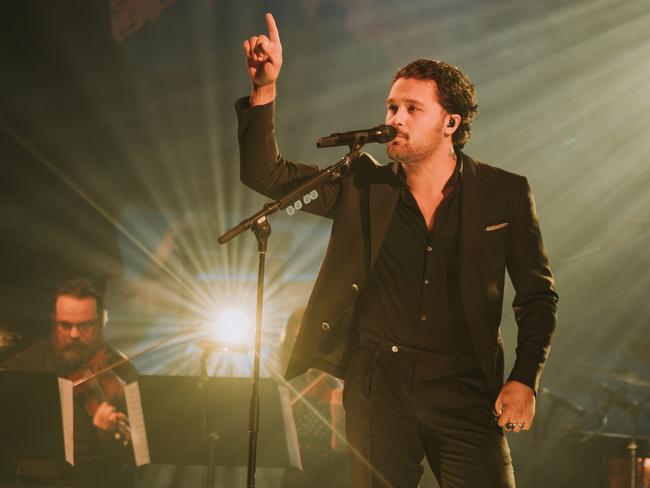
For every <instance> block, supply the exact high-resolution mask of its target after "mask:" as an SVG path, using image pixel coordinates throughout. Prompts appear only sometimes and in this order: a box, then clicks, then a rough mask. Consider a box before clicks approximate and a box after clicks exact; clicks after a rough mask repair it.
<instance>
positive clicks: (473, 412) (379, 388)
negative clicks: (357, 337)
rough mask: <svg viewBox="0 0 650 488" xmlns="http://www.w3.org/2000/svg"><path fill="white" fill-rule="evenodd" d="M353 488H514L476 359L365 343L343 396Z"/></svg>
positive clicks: (504, 445) (509, 462) (351, 367)
mask: <svg viewBox="0 0 650 488" xmlns="http://www.w3.org/2000/svg"><path fill="white" fill-rule="evenodd" d="M343 405H344V407H345V412H346V429H347V437H348V442H349V443H350V453H351V463H352V480H353V481H352V485H353V487H354V488H417V486H418V483H419V481H420V478H421V476H422V472H423V468H422V460H423V458H424V456H426V458H427V460H428V461H429V463H430V465H431V469H432V471H433V473H434V474H435V476H436V478H437V480H438V482H439V484H440V486H441V487H442V488H493V487H494V488H497V487H498V488H502V487H508V488H514V486H515V480H514V472H513V468H512V460H511V457H510V449H509V447H508V443H507V441H506V438H505V436H504V433H503V430H502V429H501V428H500V427H499V426H498V425H497V423H496V419H495V417H494V414H493V413H492V411H493V405H492V400H491V397H490V395H489V393H488V389H487V386H486V382H485V378H484V375H483V373H482V371H481V368H480V365H479V364H478V361H477V359H476V358H474V357H463V356H446V355H436V354H432V353H427V352H421V351H417V350H413V349H409V348H405V347H402V346H399V345H394V344H387V343H371V344H368V343H362V344H361V345H360V346H359V347H358V348H357V350H356V351H355V353H354V355H353V357H352V359H351V362H350V365H349V369H348V372H347V374H346V380H345V389H344V391H343Z"/></svg>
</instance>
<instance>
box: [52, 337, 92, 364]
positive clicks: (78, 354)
mask: <svg viewBox="0 0 650 488" xmlns="http://www.w3.org/2000/svg"><path fill="white" fill-rule="evenodd" d="M58 352H59V355H60V356H61V357H62V358H63V360H64V361H65V363H66V365H67V366H68V367H69V368H71V369H75V368H78V367H79V366H82V365H83V364H85V363H86V362H88V360H89V359H90V358H91V357H92V355H93V353H94V351H92V350H91V349H89V348H88V346H86V345H85V344H82V343H80V342H75V343H72V344H69V345H68V346H66V347H64V348H61V349H59V350H58Z"/></svg>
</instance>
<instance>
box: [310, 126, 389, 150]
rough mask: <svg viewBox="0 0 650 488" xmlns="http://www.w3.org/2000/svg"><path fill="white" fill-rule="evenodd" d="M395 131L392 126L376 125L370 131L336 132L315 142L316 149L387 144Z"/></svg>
mask: <svg viewBox="0 0 650 488" xmlns="http://www.w3.org/2000/svg"><path fill="white" fill-rule="evenodd" d="M396 135H397V130H396V129H395V127H393V126H392V125H385V124H382V125H378V126H377V127H373V128H372V129H365V130H353V131H350V132H336V133H334V134H332V135H330V136H326V137H321V138H320V139H318V141H317V142H316V146H317V147H334V146H350V145H352V144H354V143H359V144H367V143H369V142H382V143H383V142H388V141H392V140H393V139H395V136H396Z"/></svg>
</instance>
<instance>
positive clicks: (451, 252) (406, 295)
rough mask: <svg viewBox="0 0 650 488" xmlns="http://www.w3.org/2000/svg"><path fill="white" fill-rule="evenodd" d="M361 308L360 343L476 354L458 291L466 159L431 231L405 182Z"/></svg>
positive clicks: (447, 187)
mask: <svg viewBox="0 0 650 488" xmlns="http://www.w3.org/2000/svg"><path fill="white" fill-rule="evenodd" d="M396 178H397V179H398V182H397V183H398V184H399V185H400V187H401V188H400V195H399V198H398V202H397V205H396V207H395V212H394V214H393V217H392V219H391V222H390V225H389V227H388V232H387V234H386V238H385V240H384V243H383V246H382V248H381V250H380V252H379V255H378V257H377V261H376V263H375V266H374V269H373V272H372V275H371V276H370V278H369V281H368V283H367V284H366V286H365V288H364V290H363V292H362V294H361V296H360V297H359V303H358V306H357V313H358V323H359V332H360V335H361V337H362V338H364V337H371V338H373V339H379V340H385V341H389V342H394V343H395V344H401V345H404V346H410V347H414V348H418V349H422V350H425V351H430V352H435V353H443V354H463V355H467V354H473V353H474V349H473V346H472V341H471V336H470V334H469V329H468V325H467V320H466V318H465V315H464V312H463V306H462V303H461V298H460V287H459V265H460V218H461V215H460V200H461V191H462V159H461V158H460V157H459V158H458V160H457V163H456V168H455V170H454V172H453V173H452V176H451V177H450V178H449V180H448V181H447V183H446V185H445V187H444V188H443V199H442V201H441V202H440V204H439V206H438V208H437V209H436V212H435V216H434V217H435V218H434V224H433V226H432V228H431V229H430V230H429V229H428V228H427V225H426V221H425V218H424V216H423V215H422V212H421V211H420V208H419V207H418V204H417V202H416V200H415V198H414V197H413V194H412V193H411V191H410V189H409V188H408V185H407V184H406V181H405V175H404V172H403V170H402V168H401V167H400V168H399V171H398V174H397V175H396Z"/></svg>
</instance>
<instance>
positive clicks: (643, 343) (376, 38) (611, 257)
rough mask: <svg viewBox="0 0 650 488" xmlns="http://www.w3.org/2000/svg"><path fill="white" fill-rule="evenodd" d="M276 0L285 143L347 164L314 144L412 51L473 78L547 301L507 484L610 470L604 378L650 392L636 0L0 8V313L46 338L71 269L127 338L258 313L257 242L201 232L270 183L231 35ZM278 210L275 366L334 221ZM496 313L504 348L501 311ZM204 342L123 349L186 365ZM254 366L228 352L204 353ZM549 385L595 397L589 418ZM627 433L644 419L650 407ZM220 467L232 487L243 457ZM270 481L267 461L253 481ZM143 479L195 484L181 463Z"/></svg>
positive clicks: (114, 337)
mask: <svg viewBox="0 0 650 488" xmlns="http://www.w3.org/2000/svg"><path fill="white" fill-rule="evenodd" d="M266 11H271V12H273V14H274V15H275V18H276V21H277V23H278V26H279V29H280V33H281V36H282V42H283V47H284V59H285V62H284V67H283V72H282V75H281V79H280V86H279V94H278V102H277V106H278V116H277V130H278V137H279V142H280V146H281V148H282V151H283V153H284V154H285V155H286V156H288V157H289V158H291V159H294V160H302V161H312V162H314V163H317V164H321V165H324V164H327V163H330V162H334V161H335V160H337V159H338V157H340V156H341V155H342V153H343V152H342V150H336V149H330V150H317V149H316V148H315V140H316V139H317V138H318V137H320V136H323V135H326V134H329V133H331V132H335V131H341V130H351V129H356V128H359V127H370V126H373V125H375V124H377V123H380V122H381V121H383V117H384V99H385V96H386V94H387V92H388V89H389V82H390V79H391V77H392V75H393V73H394V71H395V70H396V69H397V68H399V67H401V66H403V65H404V64H406V63H407V62H409V61H411V60H412V59H414V58H416V57H430V58H438V59H444V60H447V61H449V62H451V63H454V64H457V65H459V66H461V67H462V68H463V69H464V70H465V71H466V72H467V73H468V74H469V75H470V76H471V78H472V79H473V80H474V82H475V84H476V87H477V90H478V95H479V106H480V112H481V113H480V115H479V117H478V119H477V120H476V122H475V126H474V136H473V139H472V142H471V143H470V144H469V145H468V146H467V148H466V152H468V153H469V154H470V155H472V156H474V157H476V158H478V159H480V160H483V161H486V162H491V163H494V164H497V165H499V166H501V167H503V168H505V169H508V170H510V171H514V172H518V173H522V174H525V175H526V176H528V178H529V179H530V182H531V185H532V187H533V190H534V192H535V195H536V200H537V205H538V212H539V216H540V220H541V225H542V230H543V233H544V237H545V241H546V244H547V247H548V249H549V252H550V257H551V264H552V265H553V269H554V272H555V274H556V278H557V283H558V289H559V293H560V297H561V298H560V304H559V317H560V320H559V326H558V330H557V333H556V336H555V342H554V346H553V350H552V353H551V357H550V360H549V363H548V366H547V369H546V372H545V375H544V377H543V385H544V386H545V387H546V388H548V389H549V390H550V391H551V393H552V394H551V395H549V394H541V395H540V398H539V402H538V405H539V415H538V418H537V428H536V430H535V431H533V432H529V433H526V434H522V435H520V436H513V437H512V440H511V445H512V448H513V456H514V458H515V463H516V469H517V470H518V474H519V480H520V486H533V487H535V486H605V485H603V484H602V483H603V480H604V477H605V474H604V472H603V470H604V466H606V464H607V463H606V462H605V456H606V455H609V456H613V457H616V456H623V455H624V453H625V450H624V445H625V441H624V440H620V439H619V440H617V439H612V438H610V437H607V436H603V435H600V434H603V433H609V434H621V435H626V433H627V432H628V431H629V422H628V417H627V414H626V413H625V411H624V410H623V409H622V408H621V407H620V406H614V407H612V408H611V409H609V411H607V412H606V411H605V408H604V407H605V406H606V405H607V403H608V402H609V403H613V402H610V400H611V396H612V395H611V394H609V393H607V391H606V389H605V388H603V386H602V384H603V383H605V384H606V385H607V386H608V388H610V389H612V390H615V391H618V392H619V394H618V397H617V398H618V399H619V400H620V398H623V397H625V398H627V399H628V400H629V399H636V400H642V399H644V398H646V397H647V396H648V395H650V388H648V385H649V384H650V352H649V349H650V348H649V347H648V344H649V342H648V341H649V335H650V334H649V331H650V300H649V299H648V294H649V292H648V290H650V273H649V272H648V270H649V268H650V246H649V245H648V241H649V236H650V211H649V210H648V208H650V192H648V187H649V186H650V166H649V165H648V154H650V95H649V93H650V91H649V90H648V86H649V84H650V38H649V37H648V29H647V27H648V25H650V4H649V3H648V2H647V1H646V0H630V1H625V2H620V1H617V0H575V1H570V2H566V1H559V0H543V1H537V2H519V1H516V0H486V1H478V0H460V1H450V0H441V1H425V0H405V1H402V2H395V1H388V0H354V1H348V2H346V1H343V0H338V1H334V0H330V1H326V0H300V1H292V2H290V1H268V2H264V1H242V2H234V1H226V0H176V1H174V0H157V1H156V0H139V1H128V0H90V1H89V0H78V1H70V0H65V1H57V2H51V1H46V0H43V1H34V0H22V1H20V2H11V1H3V2H0V162H1V169H2V171H1V173H0V175H1V178H0V181H1V183H0V185H1V187H0V188H2V190H1V192H0V274H1V276H2V279H1V280H0V327H2V329H3V330H5V331H13V332H15V333H18V334H20V336H21V340H20V342H19V345H18V347H22V346H24V345H25V344H27V343H29V342H30V341H32V340H34V339H35V338H38V337H42V336H45V335H46V334H48V333H49V327H50V326H49V315H50V308H51V303H50V300H51V299H50V297H51V295H52V290H53V288H54V286H55V284H56V283H60V282H61V281H62V280H63V279H65V278H67V277H71V276H74V275H78V274H87V275H90V276H93V277H95V278H96V279H98V280H99V281H100V282H101V283H102V286H103V287H104V288H105V289H106V292H107V294H108V297H109V306H110V309H111V321H110V322H109V328H108V330H107V331H108V332H107V333H108V335H109V337H110V339H111V341H112V342H113V343H114V344H116V345H117V346H118V347H121V348H122V349H123V350H124V351H125V352H127V353H133V352H135V351H138V350H139V349H141V348H142V347H144V346H146V345H148V344H151V343H152V342H153V341H154V340H156V339H158V338H160V337H163V336H165V335H166V334H169V333H173V332H176V331H178V330H180V329H181V328H182V327H184V326H186V325H188V324H195V323H199V322H201V321H206V320H209V319H210V317H211V316H212V315H214V314H215V313H217V312H218V311H219V310H220V309H222V308H223V307H225V306H231V305H233V304H235V305H238V306H241V307H243V308H244V309H250V307H251V304H252V303H254V297H255V276H256V259H257V258H256V254H255V249H256V244H255V240H254V238H253V236H252V235H248V234H247V235H245V236H242V237H240V238H239V239H237V240H236V241H233V242H231V243H230V244H229V245H228V246H225V247H223V246H218V245H217V244H216V242H215V239H216V236H217V235H219V234H220V233H222V232H223V231H225V230H226V229H227V228H229V227H230V226H232V225H234V224H235V223H237V222H239V221H240V220H241V219H242V218H244V217H245V216H247V215H248V214H250V213H252V212H253V211H254V210H256V209H258V208H259V207H260V206H261V204H262V203H264V201H265V200H264V199H263V198H261V197H259V196H257V195H255V194H254V193H253V192H252V191H250V190H248V189H246V188H244V187H243V185H242V184H241V183H239V179H238V150H237V144H236V120H235V113H234V109H233V103H234V101H235V99H236V98H238V97H240V96H244V95H246V94H247V92H248V90H249V88H248V80H247V76H246V72H245V62H244V57H243V51H242V48H241V42H242V41H243V39H245V38H247V37H248V36H250V35H253V34H257V33H259V32H264V31H265V24H264V13H265V12H266ZM367 150H368V151H369V152H372V153H373V154H374V155H375V156H376V157H377V158H378V159H380V160H382V159H383V160H384V161H385V160H386V158H385V154H384V149H383V148H382V147H380V146H372V147H371V146H368V148H367ZM272 225H273V229H274V232H273V235H272V237H271V240H270V254H269V263H268V270H267V272H268V285H267V286H268V289H267V290H268V291H267V295H266V309H265V310H266V313H267V315H266V320H265V325H264V355H265V360H266V363H265V368H264V372H263V373H264V375H267V376H275V375H276V372H277V368H276V367H275V366H274V365H275V364H276V362H277V361H276V359H277V355H278V343H279V341H280V339H281V336H282V329H283V326H284V323H285V322H286V320H287V317H288V316H289V315H290V313H291V312H292V311H293V310H294V309H295V308H296V307H298V306H300V305H302V304H304V303H305V301H306V298H307V296H308V293H309V290H310V288H311V285H312V283H313V279H314V278H315V275H316V272H317V270H318V266H319V264H320V261H321V259H322V255H323V252H324V248H325V245H326V242H327V237H328V235H329V223H328V222H327V221H324V220H319V219H317V218H315V217H310V216H306V215H295V216H292V217H289V216H287V215H285V214H277V215H276V216H274V217H273V218H272ZM511 299H512V292H511V291H510V292H509V296H508V300H511ZM506 305H507V303H506ZM252 310H254V309H252ZM251 316H252V315H251ZM503 322H504V323H503V334H504V340H505V343H506V347H507V349H508V352H509V355H508V361H509V364H511V363H512V358H513V350H514V343H515V334H516V327H515V324H514V321H513V319H512V317H511V313H510V310H509V308H508V307H507V306H506V307H504V321H503ZM195 338H196V336H191V337H189V338H184V339H183V340H179V341H177V342H176V343H174V344H173V345H172V346H169V347H167V348H166V349H164V350H162V351H160V352H157V353H154V354H151V355H149V356H146V357H144V358H143V359H141V360H138V362H137V364H136V366H137V367H138V368H139V369H140V370H141V371H143V372H147V373H151V374H196V373H198V357H199V354H200V351H199V350H198V348H197V347H196V346H195V345H194V342H193V340H194V339H195ZM3 354H8V350H5V351H4V352H3ZM250 366H251V361H250V359H249V358H247V357H232V356H229V357H225V356H224V357H217V358H213V359H212V363H211V365H210V368H211V371H212V372H213V373H214V374H217V375H231V376H237V375H240V376H245V375H248V374H250ZM612 371H614V373H612ZM626 372H632V373H634V374H635V375H636V376H634V377H631V376H627V377H624V376H623V374H622V373H626ZM617 373H618V374H617ZM644 382H645V386H644V385H643V383H644ZM623 389H626V390H625V391H624V390H623ZM554 395H558V396H559V397H561V398H562V399H565V400H568V401H570V402H573V403H576V404H578V405H580V406H582V407H584V408H585V409H586V410H587V411H589V412H594V411H596V410H597V409H599V408H601V407H602V408H601V410H602V411H601V412H600V414H599V415H597V416H596V417H598V419H596V418H594V419H592V420H591V421H581V419H580V417H579V416H578V414H577V412H573V411H572V410H570V409H568V408H566V405H563V404H562V403H561V402H559V401H558V400H556V399H554V398H556V397H555V396H554ZM614 396H616V395H614ZM619 403H620V402H619ZM603 417H606V418H607V422H606V424H603V422H601V421H599V419H600V420H602V418H603ZM585 431H596V433H597V434H598V435H594V436H590V437H585V435H584V432H585ZM639 433H640V435H642V436H645V437H650V414H649V413H648V408H644V409H643V410H642V413H641V417H640V428H639ZM244 435H247V434H246V433H244ZM642 448H643V449H646V448H647V446H646V444H645V442H644V443H642ZM646 452H647V451H646ZM609 464H610V465H611V464H612V463H611V462H610V463H609ZM586 473H591V474H590V476H592V477H593V479H592V480H591V481H589V482H586V481H585V484H580V483H579V484H576V483H575V481H569V480H575V479H576V478H575V476H586ZM220 476H222V480H224V481H222V482H223V483H227V484H226V485H225V486H234V484H235V483H237V484H239V483H240V481H239V479H240V478H239V477H240V476H241V473H240V472H233V471H232V470H231V471H230V472H225V470H224V472H223V473H221V474H220ZM228 477H230V478H228ZM277 478H278V472H277V471H273V470H267V471H263V472H262V475H261V477H260V486H262V485H263V486H276V483H277ZM143 479H144V481H143V486H172V485H173V486H179V483H180V484H182V486H195V485H196V486H199V483H201V479H200V476H199V475H198V474H197V472H196V471H192V470H191V469H189V468H183V469H181V468H178V469H176V468H173V467H165V468H160V467H150V468H148V470H146V472H145V474H144V475H143ZM581 479H582V480H585V478H584V477H583V478H581ZM179 480H183V481H182V483H181V482H180V481H179ZM228 480H229V481H228ZM242 485H243V483H242Z"/></svg>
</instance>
